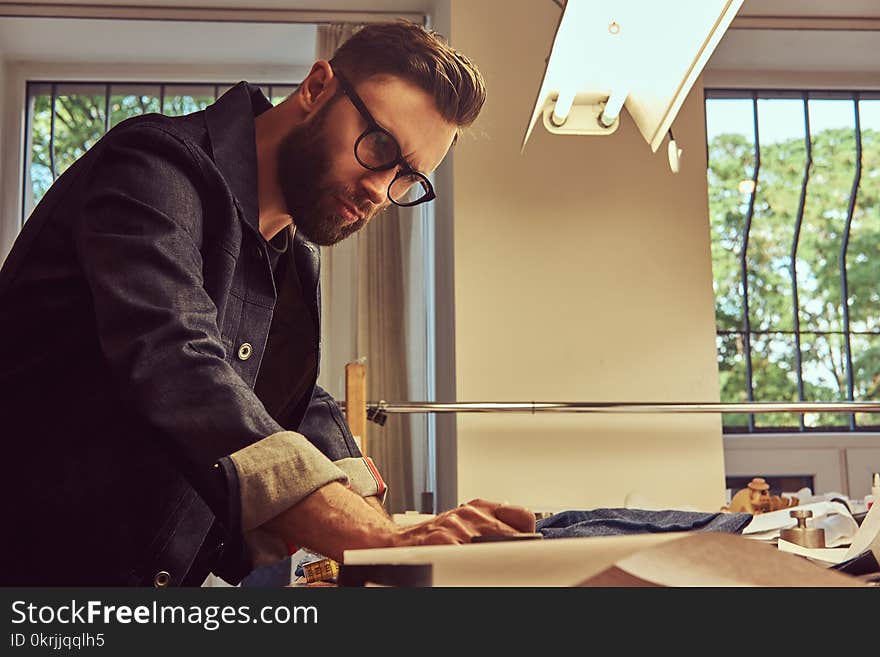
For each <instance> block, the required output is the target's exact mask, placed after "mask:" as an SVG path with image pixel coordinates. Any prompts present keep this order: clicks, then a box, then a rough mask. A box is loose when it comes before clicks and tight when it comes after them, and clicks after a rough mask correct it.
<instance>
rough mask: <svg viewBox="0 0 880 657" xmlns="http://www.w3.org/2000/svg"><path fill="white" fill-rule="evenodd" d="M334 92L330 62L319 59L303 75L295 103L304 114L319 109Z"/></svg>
mask: <svg viewBox="0 0 880 657" xmlns="http://www.w3.org/2000/svg"><path fill="white" fill-rule="evenodd" d="M335 93H336V82H335V80H334V75H333V69H332V68H331V67H330V62H328V61H325V60H323V59H319V60H318V61H316V62H315V63H314V64H312V70H311V71H309V74H308V75H307V76H306V77H305V79H304V80H303V81H302V83H301V84H300V87H299V93H297V103H298V104H299V106H300V109H301V110H302V111H303V113H304V114H305V115H306V116H309V115H311V114H313V113H314V112H315V111H317V110H318V109H320V108H321V107H322V106H323V105H324V104H325V103H326V102H327V101H328V100H329V99H330V98H332V97H333V95H334V94H335Z"/></svg>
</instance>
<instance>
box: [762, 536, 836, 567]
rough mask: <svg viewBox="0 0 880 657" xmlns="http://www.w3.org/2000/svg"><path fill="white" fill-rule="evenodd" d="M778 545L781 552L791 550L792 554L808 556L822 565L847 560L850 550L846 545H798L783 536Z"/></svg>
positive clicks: (831, 564)
mask: <svg viewBox="0 0 880 657" xmlns="http://www.w3.org/2000/svg"><path fill="white" fill-rule="evenodd" d="M776 546H777V547H778V548H779V550H780V551H781V552H790V553H791V554H797V555H799V556H801V557H807V558H808V559H813V560H814V561H819V562H821V564H822V565H827V566H833V565H834V564H836V563H840V562H841V561H845V560H846V559H847V557H846V554H847V552H848V551H849V548H845V547H836V548H807V547H803V546H802V545H798V544H797V543H790V542H789V541H786V540H785V539H782V538H780V539H779V542H778V543H777V544H776Z"/></svg>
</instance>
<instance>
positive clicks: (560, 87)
mask: <svg viewBox="0 0 880 657" xmlns="http://www.w3.org/2000/svg"><path fill="white" fill-rule="evenodd" d="M742 3H743V0H675V1H674V2H663V1H662V0H606V1H604V2H602V1H598V0H568V2H567V3H566V5H565V10H564V11H563V13H562V17H561V19H560V22H559V26H558V27H557V30H556V36H555V38H554V40H553V45H552V48H551V51H550V57H549V59H548V60H547V66H546V69H545V71H544V79H543V81H542V83H541V89H540V91H539V92H538V97H537V99H536V101H535V107H534V109H533V111H532V116H531V120H530V121H529V125H528V128H527V129H526V133H525V138H524V139H523V148H525V144H526V142H527V141H528V139H529V136H530V135H531V133H532V129H533V128H534V126H535V122H536V121H537V119H538V117H539V116H541V115H542V113H544V111H545V109H546V108H547V107H548V106H551V105H553V104H554V103H555V101H556V98H557V97H558V96H559V95H560V94H562V95H563V96H565V95H570V94H571V93H572V92H574V93H575V94H576V95H575V100H574V104H573V106H572V109H571V110H570V116H569V121H567V123H566V129H565V132H568V133H575V134H608V132H609V131H608V130H604V129H597V126H596V118H597V117H596V113H595V111H593V112H586V111H578V108H579V106H580V107H581V108H583V107H584V106H593V107H597V108H600V109H601V106H602V104H603V103H605V102H606V101H607V99H608V98H609V97H611V96H612V95H614V94H615V92H617V94H618V96H619V94H621V93H623V94H626V101H625V104H624V107H625V108H626V110H627V112H629V114H630V116H631V117H632V118H633V120H634V121H635V123H636V125H637V126H638V128H639V130H640V131H641V133H642V136H643V137H644V138H645V141H647V142H648V143H649V144H650V145H651V150H652V151H654V152H656V151H657V148H658V147H659V146H660V144H661V143H662V141H663V138H664V137H665V136H666V133H667V131H668V130H669V128H670V127H671V125H672V122H673V120H674V119H675V117H676V115H677V114H678V111H679V110H680V109H681V105H682V103H683V102H684V100H685V98H686V97H687V95H688V93H689V92H690V90H691V87H693V84H694V82H695V81H696V79H697V77H698V76H699V75H700V73H701V72H702V70H703V67H704V66H705V65H706V62H707V61H708V60H709V57H710V56H711V55H712V52H713V51H714V50H715V47H716V46H717V45H718V42H719V41H720V40H721V37H722V36H723V35H724V32H725V31H726V30H727V28H728V26H729V25H730V23H731V21H732V20H733V18H734V16H735V15H736V12H737V11H739V8H740V7H741V6H742Z"/></svg>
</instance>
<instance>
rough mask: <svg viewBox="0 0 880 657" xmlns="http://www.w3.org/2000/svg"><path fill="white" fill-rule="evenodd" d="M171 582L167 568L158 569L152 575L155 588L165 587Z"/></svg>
mask: <svg viewBox="0 0 880 657" xmlns="http://www.w3.org/2000/svg"><path fill="white" fill-rule="evenodd" d="M170 583H171V573H169V572H168V571H167V570H160V571H159V572H158V573H156V574H155V575H154V576H153V586H155V587H156V588H157V589H161V588H165V587H166V586H168V585H169V584H170Z"/></svg>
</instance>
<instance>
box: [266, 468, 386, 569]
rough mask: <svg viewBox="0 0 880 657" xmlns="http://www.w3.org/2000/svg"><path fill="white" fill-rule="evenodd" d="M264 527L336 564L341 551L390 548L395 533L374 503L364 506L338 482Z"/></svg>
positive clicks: (329, 485) (359, 497) (354, 494)
mask: <svg viewBox="0 0 880 657" xmlns="http://www.w3.org/2000/svg"><path fill="white" fill-rule="evenodd" d="M377 505H378V508H377ZM265 527H266V529H268V530H269V531H271V532H273V533H275V534H277V535H278V536H280V537H281V538H283V539H284V540H285V541H286V542H287V543H288V544H291V545H298V546H302V547H305V548H308V549H309V550H312V551H313V552H317V553H318V554H323V555H324V556H327V557H330V558H332V559H336V560H337V561H341V560H342V553H343V552H344V551H345V550H351V549H359V548H373V547H386V546H390V545H392V544H393V542H394V537H395V535H396V532H397V528H396V527H395V526H394V523H393V522H392V521H391V519H390V518H389V517H388V515H387V514H386V513H385V512H384V509H381V504H380V503H379V502H378V500H375V501H374V502H368V501H367V500H366V499H365V498H363V497H361V496H360V495H358V494H357V493H353V492H352V491H350V490H349V489H347V488H346V487H345V486H343V485H342V484H340V483H338V482H333V483H330V484H327V485H326V486H322V487H321V488H319V489H318V490H316V491H315V492H314V493H312V494H311V495H309V496H307V497H306V498H304V499H303V500H301V501H300V502H298V503H297V504H295V505H294V506H292V507H290V508H289V509H287V510H286V511H284V512H282V513H280V514H279V515H277V516H275V517H274V518H272V519H271V520H269V521H268V522H266V524H265Z"/></svg>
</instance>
